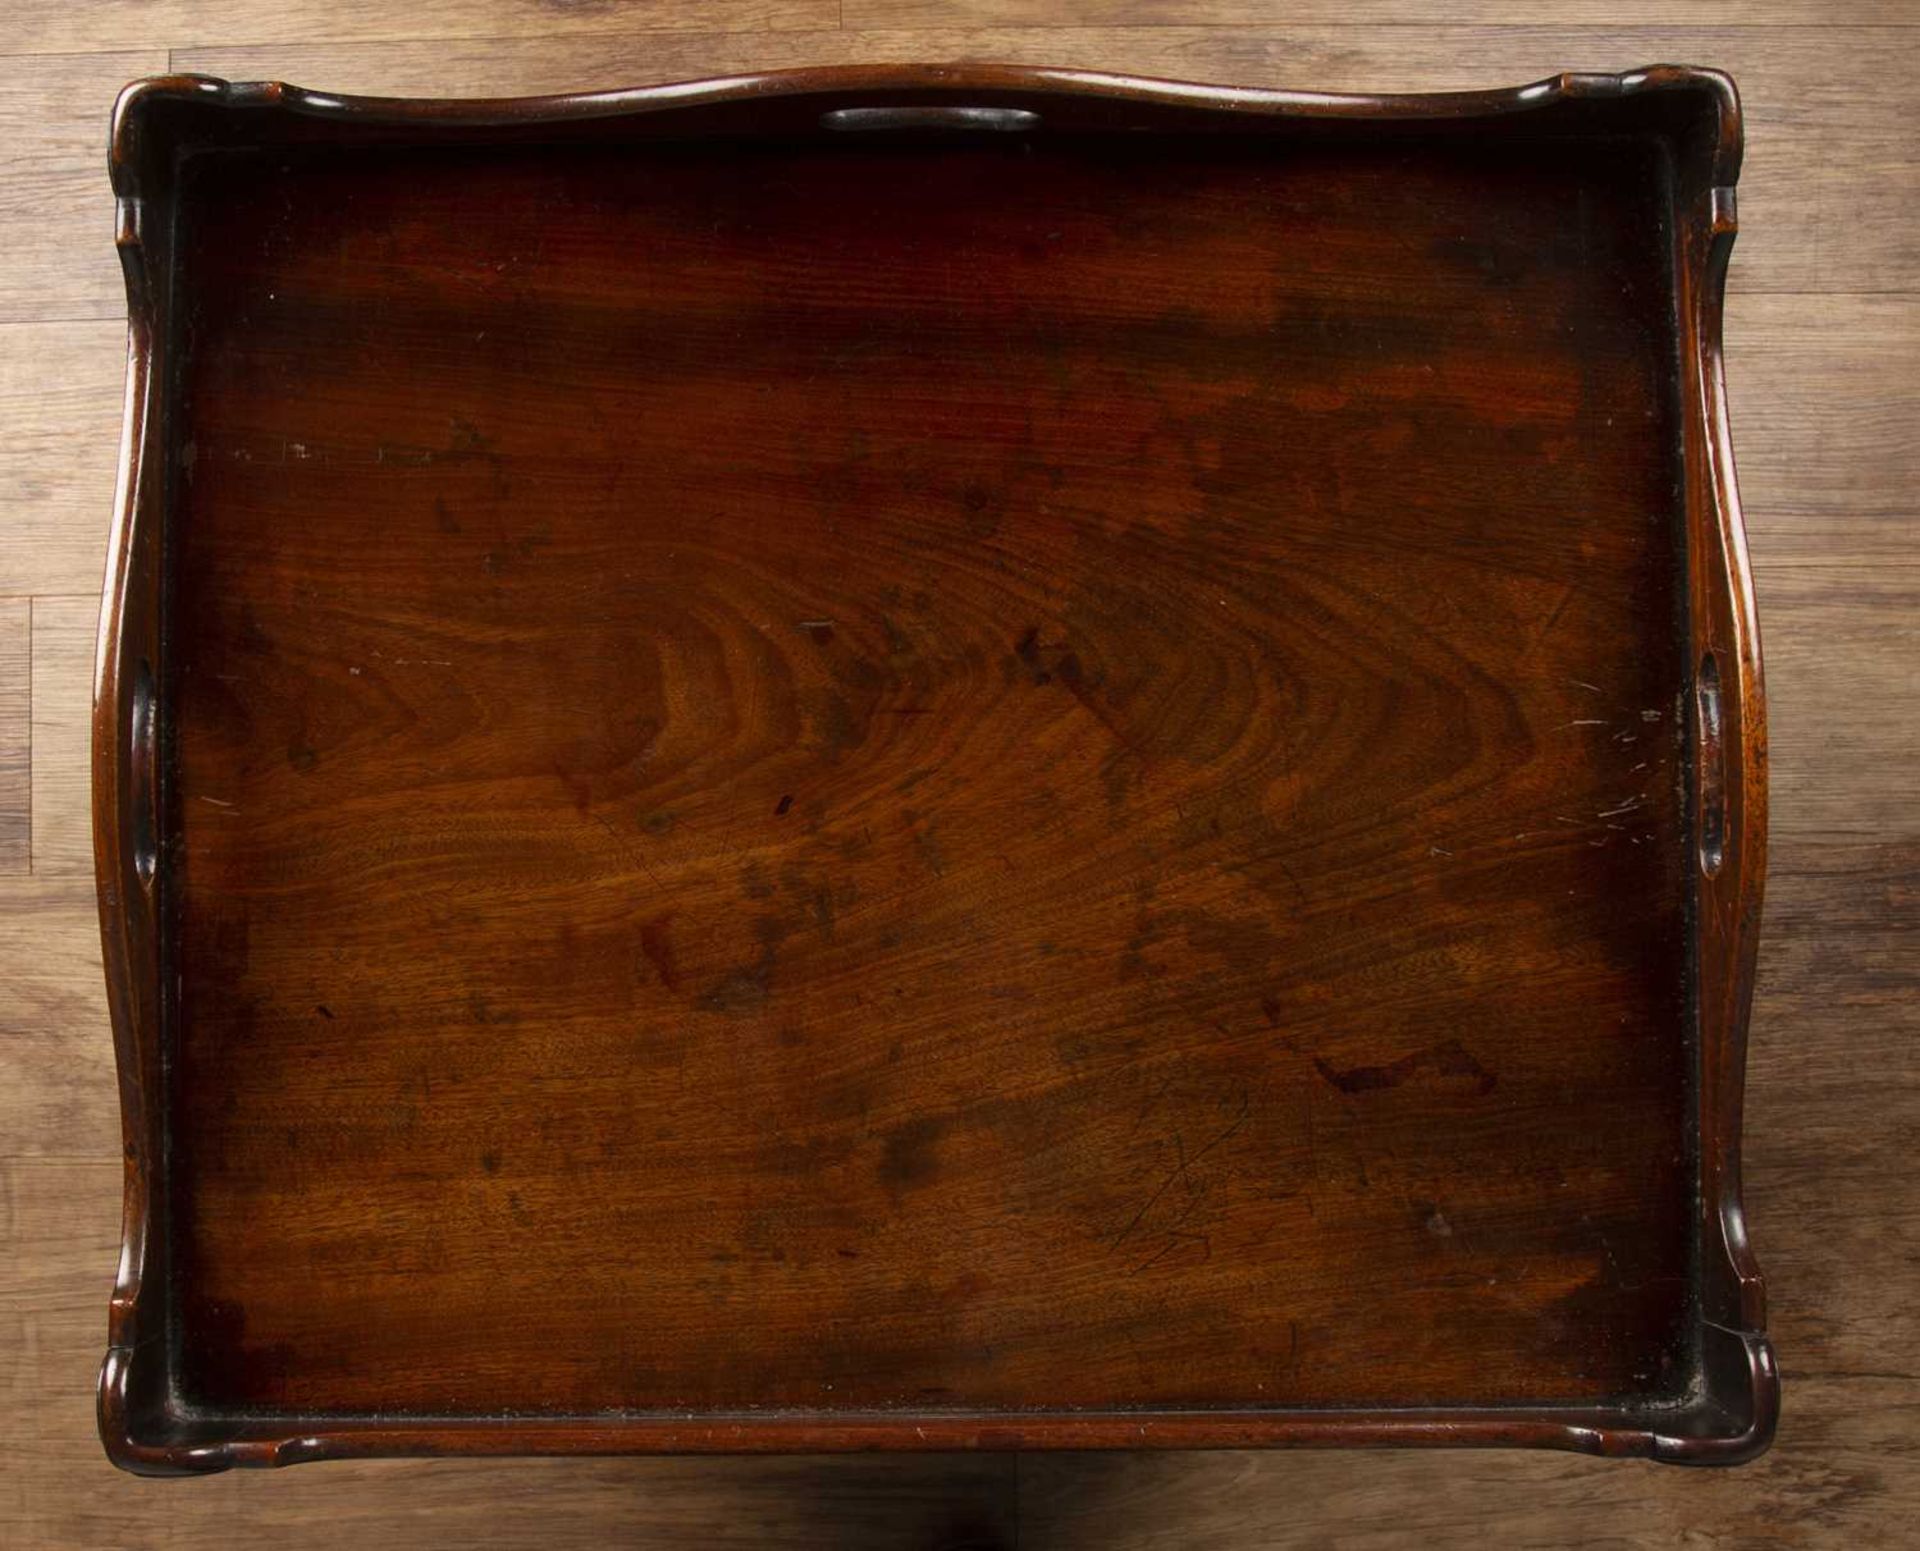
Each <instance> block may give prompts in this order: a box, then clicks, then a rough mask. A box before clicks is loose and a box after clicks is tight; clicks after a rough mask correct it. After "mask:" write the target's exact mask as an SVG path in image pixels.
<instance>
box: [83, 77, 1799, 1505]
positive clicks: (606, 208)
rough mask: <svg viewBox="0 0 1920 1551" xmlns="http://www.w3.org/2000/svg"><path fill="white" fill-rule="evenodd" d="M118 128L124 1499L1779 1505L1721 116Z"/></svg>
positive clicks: (1184, 96) (242, 104)
mask: <svg viewBox="0 0 1920 1551" xmlns="http://www.w3.org/2000/svg"><path fill="white" fill-rule="evenodd" d="M610 108H617V109H619V111H618V112H610V111H609V109H610ZM529 126H537V128H538V133H539V137H540V141H541V143H539V144H536V145H533V146H530V147H528V148H525V149H522V148H521V143H522V141H523V140H525V139H527V138H528V136H527V134H526V133H525V130H526V129H527V128H528V127H529ZM1009 128H1011V129H1013V130H1014V131H1015V133H1012V134H1008V133H1004V132H1003V131H1005V130H1006V129H1009ZM929 133H931V136H932V138H928V135H929ZM363 147H364V148H363ZM183 150H184V151H185V152H186V153H187V156H188V159H187V160H185V161H184V162H182V161H181V160H180V157H181V155H182V153H183ZM370 151H371V152H372V154H370ZM113 154H114V165H115V183H116V187H117V188H118V189H119V191H120V193H121V196H122V202H121V233H122V235H121V245H122V253H123V257H124V258H125V259H126V261H127V266H128V275H129V295H130V298H131V304H132V307H133V309H134V313H135V319H136V329H137V330H139V331H143V332H144V336H145V337H144V339H142V340H141V341H140V342H139V345H138V348H137V350H136V354H135V358H134V362H133V367H132V369H131V374H130V379H129V381H130V408H129V415H130V420H129V438H130V439H129V442H128V452H127V457H128V463H127V465H126V473H125V477H124V479H123V485H122V489H123V501H124V506H123V519H122V521H123V526H122V528H121V531H120V534H119V536H118V539H117V542H116V547H115V550H114V558H113V561H112V562H111V574H112V577H113V582H112V585H111V586H110V589H109V596H108V615H107V621H106V625H105V632H106V634H105V636H104V642H103V652H102V658H101V662H102V669H101V674H102V676H101V681H100V690H99V698H98V711H97V716H96V732H95V742H96V758H97V760H98V773H99V780H98V783H97V787H96V791H97V815H98V822H97V839H98V844H99V847H100V857H101V885H102V901H103V906H102V912H103V913H102V919H103V924H104V928H105V931H106V936H107V941H108V943H109V944H110V947H111V948H112V950H113V952H114V953H115V955H116V960H115V962H114V963H113V964H112V965H110V968H109V990H110V996H111V997H112V999H113V1001H114V1005H115V1008H116V1016H117V1018H118V1020H119V1022H120V1030H119V1038H120V1045H121V1065H122V1073H123V1087H125V1088H127V1089H128V1090H129V1091H128V1097H127V1101H126V1134H127V1140H128V1145H129V1148H130V1149H131V1158H130V1165H129V1176H128V1200H129V1221H128V1235H129V1240H128V1243H129V1248H128V1251H127V1254H126V1257H125V1260H124V1265H125V1268H126V1269H125V1271H124V1273H123V1276H122V1283H121V1287H120V1289H119V1291H118V1293H117V1294H116V1300H115V1332H114V1338H113V1343H114V1344H113V1349H112V1352H111V1354H110V1356H109V1359H108V1362H107V1365H106V1369H105V1371H104V1374H103V1380H102V1430H103V1434H104V1435H105V1437H106V1439H107V1442H108V1446H109V1448H110V1450H111V1451H113V1453H114V1455H115V1457H116V1458H117V1459H119V1460H121V1461H122V1462H123V1463H125V1464H127V1465H129V1466H130V1467H131V1468H138V1469H149V1468H205V1466H207V1465H218V1464H222V1463H226V1462H229V1461H231V1460H239V1461H243V1462H262V1461H266V1462H284V1461H288V1460H292V1459H299V1458H311V1457H315V1456H319V1455H324V1454H327V1453H336V1452H348V1451H356V1450H360V1449H367V1450H379V1449H382V1448H397V1449H408V1450H411V1449H418V1448H427V1449H431V1450H434V1451H440V1450H453V1451H458V1450H462V1449H467V1448H476V1447H485V1448H488V1449H494V1448H500V1447H516V1446H524V1447H536V1448H547V1447H555V1448H573V1447H593V1448H600V1447H603V1446H619V1440H620V1439H621V1437H622V1436H623V1428H624V1427H626V1426H627V1424H628V1423H631V1424H632V1425H631V1429H630V1432H628V1433H627V1434H626V1436H629V1437H630V1439H631V1443H632V1446H634V1447H718V1446H724V1447H729V1448H737V1447H756V1448H759V1447H782V1448H788V1449H794V1448H820V1447H835V1446H844V1445H845V1444H846V1443H847V1442H849V1441H852V1440H854V1439H858V1440H859V1441H861V1442H864V1443H868V1444H876V1445H880V1446H893V1447H924V1446H927V1445H928V1444H930V1443H968V1444H974V1445H992V1446H1006V1445H1008V1444H1021V1443H1025V1444H1034V1445H1043V1444H1053V1445H1060V1444H1068V1443H1071V1444H1087V1443H1106V1444H1110V1445H1111V1444H1139V1443H1153V1442H1165V1443H1178V1442H1196V1441H1206V1442H1214V1443H1223V1442H1248V1441H1261V1440H1262V1438H1263V1437H1270V1438H1271V1440H1272V1441H1286V1440H1291V1439H1300V1440H1308V1439H1312V1438H1314V1437H1321V1438H1324V1439H1326V1440H1327V1441H1357V1440H1365V1439H1368V1438H1370V1437H1378V1438H1380V1439H1381V1440H1383V1441H1385V1440H1388V1439H1391V1438H1394V1437H1400V1436H1403V1435H1407V1434H1410V1433H1415V1432H1419V1433H1420V1434H1421V1436H1422V1437H1423V1440H1424V1441H1444V1440H1446V1439H1458V1440H1461V1441H1469V1440H1479V1441H1492V1440H1499V1441H1509V1442H1520V1441H1541V1442H1557V1443H1559V1444H1561V1445H1562V1446H1566V1447H1584V1448H1590V1449H1593V1448H1597V1449H1602V1450H1605V1451H1607V1452H1639V1451H1651V1452H1655V1453H1658V1454H1661V1455H1663V1456H1664V1455H1672V1456H1674V1457H1683V1458H1694V1457H1699V1458H1721V1457H1738V1456H1740V1455H1742V1454H1746V1453H1751V1452H1754V1451H1756V1450H1757V1449H1759V1448H1761V1447H1764V1445H1765V1442H1766V1440H1767V1437H1768V1435H1769V1432H1770V1430H1771V1416H1772V1406H1773V1404H1774V1402H1773V1385H1774V1380H1773V1377H1772V1374H1771V1368H1770V1359H1769V1358H1768V1356H1767V1354H1766V1350H1765V1347H1764V1342H1763V1341H1761V1340H1760V1338H1759V1337H1758V1335H1757V1331H1758V1329H1759V1328H1760V1325H1761V1323H1762V1321H1763V1319H1764V1310H1763V1308H1762V1306H1761V1303H1760V1300H1759V1283H1758V1277H1757V1273H1756V1272H1755V1270H1754V1269H1753V1267H1752V1266H1751V1264H1750V1263H1749V1262H1748V1261H1747V1259H1746V1258H1745V1256H1744V1252H1743V1244H1742V1239H1741V1231H1742V1230H1741V1227H1740V1220H1739V1219H1740V1203H1739V1199H1738V1168H1737V1144H1738V1127H1739V1096H1740V1071H1741V1061H1742V1058H1743V1056H1742V1045H1743V1041H1744V1035H1745V1027H1744V1020H1745V995H1746V991H1747V987H1748V985H1749V984H1750V981H1749V978H1748V977H1749V962H1750V958H1749V956H1750V953H1751V949H1752V946H1753V940H1754V939H1753V932H1752V923H1753V922H1754V920H1755V918H1756V915H1757V909H1758V902H1759V893H1758V891H1759V878H1760V874H1761V871H1762V862H1761V856H1762V852H1761V843H1762V836H1763V825H1764V816H1763V802H1764V779H1763V771H1762V767H1761V766H1760V764H1759V761H1758V754H1759V751H1760V750H1761V749H1762V748H1763V747H1764V718H1763V713H1762V711H1761V708H1760V702H1759V685H1758V679H1757V659H1756V658H1755V655H1754V654H1755V652H1756V650H1757V647H1756V645H1755V643H1754V641H1753V639H1752V625H1751V619H1750V614H1749V606H1748V604H1747V603H1746V601H1745V594H1744V586H1745V584H1744V558H1743V554H1742V551H1741V548H1740V546H1741V533H1740V528H1739V516H1738V510H1737V507H1736V506H1734V505H1733V496H1732V472H1731V467H1730V465H1729V464H1728V462H1727V459H1726V452H1725V428H1724V417H1723V415H1721V414H1720V412H1719V400H1718V396H1717V392H1716V391H1715V388H1714V381H1713V378H1712V375H1711V373H1712V371H1713V362H1714V357H1713V355H1712V351H1713V349H1714V347H1715V343H1716V341H1717V336H1718V330H1717V313H1716V312H1715V310H1714V309H1715V306H1716V298H1717V295H1718V289H1719V284H1720V278H1721V277H1720V274H1719V272H1718V269H1717V268H1716V267H1715V261H1716V259H1717V258H1718V257H1719V256H1721V255H1723V254H1724V252H1725V243H1726V242H1727V241H1728V240H1730V238H1731V234H1732V219H1731V208H1732V207H1731V188H1730V185H1731V180H1732V179H1733V177H1734V176H1735V175H1736V174H1737V169H1738V157H1739V124H1738V109H1737V105H1736V103H1735V101H1734V99H1733V96H1732V94H1731V91H1730V89H1729V88H1728V87H1727V85H1726V83H1725V82H1724V81H1723V80H1721V79H1719V78H1715V77H1711V76H1707V75H1702V74H1692V73H1688V72H1684V71H1679V70H1658V71H1653V72H1648V73H1645V74H1640V75H1635V76H1631V77H1626V78H1614V77H1604V78H1600V77H1593V78H1574V77H1564V78H1561V79H1558V80H1556V81H1553V82H1550V83H1548V84H1546V85H1545V86H1543V87H1541V88H1538V89H1528V90H1523V91H1515V92H1511V93H1498V94H1495V93H1489V94H1482V95H1479V96H1464V97H1457V98H1426V99H1399V100H1390V101H1389V100H1373V99H1362V98H1351V99H1341V100H1332V99H1323V98H1288V97H1266V98H1263V97H1259V96H1253V95H1248V94H1244V93H1238V94H1235V93H1214V94H1211V95H1208V94H1206V93H1200V92H1194V91H1192V90H1186V89H1176V88H1165V87H1160V86H1156V85H1154V84H1152V83H1134V82H1125V81H1113V80H1108V79H1096V78H1088V79H1084V80H1075V79H1070V78H1065V77H1061V76H1057V75H1042V74H1037V73H1022V72H990V71H980V72H971V73H960V72H952V71H943V72H918V71H891V72H885V73H874V72H839V73H815V74H811V75H801V76H793V77H786V78H767V79H766V80H764V81H747V82H740V83H724V84H719V85H716V86H715V87H712V88H703V89H696V90H693V91H688V92H681V93H678V94H676V95H674V96H671V97H669V96H665V95H664V94H663V95H660V96H657V97H656V96H649V95H647V94H635V95H633V96H631V97H629V98H626V99H620V100H617V101H615V102H613V103H609V102H607V101H605V100H600V99H560V100H557V101H555V102H552V103H528V104H478V105H474V106H471V107H463V108H457V109H455V110H454V112H453V113H452V114H451V115H447V114H439V115H436V116H429V114H428V113H427V112H426V111H423V110H415V109H413V108H411V107H407V106H404V105H403V106H399V107H395V106H389V105H380V104H375V103H364V104H363V103H356V102H353V101H349V102H346V103H344V104H342V103H340V102H339V101H338V100H337V99H333V98H325V99H320V98H312V99H309V98H307V97H304V96H303V95H302V94H301V93H300V92H299V90H298V89H297V88H285V89H283V88H279V87H269V88H264V89H261V88H237V89H236V88H229V87H227V86H225V85H224V84H222V83H219V82H214V81H208V80H203V79H193V78H182V79H172V80H163V81H160V82H156V83H153V84H152V85H150V86H148V87H145V88H142V89H140V90H139V91H136V92H131V93H129V94H128V95H127V96H126V97H125V98H124V99H123V102H122V107H121V112H120V115H119V117H118V119H117V122H116V127H115V135H114V152H113ZM176 169H178V170H176ZM1356 277H1361V278H1356ZM1689 594H1690V596H1689ZM1683 600H1684V604H1685V606H1684V607H1683ZM1722 663H1724V668H1722V667H1721V664H1722ZM1689 792H1691V793H1692V796H1691V797H1690V798H1689V796H1688V794H1689ZM1696 879H1697V881H1696ZM1696 922H1697V923H1698V926H1697V928H1696V927H1695V926H1694V924H1693V923H1696ZM1730 922H1738V923H1743V924H1742V925H1741V926H1739V927H1737V928H1736V927H1734V926H1730V925H1729V924H1728V923H1730ZM1690 939H1691V942H1690ZM120 955H124V957H119V956H120ZM1690 964H1696V965H1697V966H1698V967H1697V970H1692V971H1690V969H1689V965H1690ZM1696 1069H1697V1070H1699V1071H1700V1072H1701V1073H1702V1076H1701V1077H1699V1078H1696V1076H1695V1072H1696ZM1703 1199H1704V1200H1705V1201H1706V1202H1707V1203H1709V1205H1710V1210H1708V1211H1706V1212H1705V1214H1704V1217H1703V1216H1702V1212H1701V1208H1700V1205H1699V1203H1700V1202H1701V1201H1702V1200H1703ZM1701 1234H1704V1238H1699V1239H1698V1241H1697V1236H1699V1235H1701ZM1728 1332H1736V1333H1739V1334H1737V1335H1736V1336H1734V1337H1733V1339H1732V1341H1731V1344H1729V1338H1728V1335H1727V1333H1728ZM1583 1404H1584V1405H1585V1406H1586V1407H1587V1408H1588V1409H1587V1411H1586V1412H1584V1413H1579V1412H1577V1411H1575V1410H1573V1409H1572V1408H1577V1407H1579V1406H1581V1405H1583ZM1472 1407H1487V1408H1490V1409H1488V1410H1486V1411H1485V1412H1483V1413H1479V1414H1477V1415H1476V1414H1474V1413H1471V1412H1470V1411H1469V1410H1468V1409H1467V1408H1472ZM1332 1408H1337V1410H1336V1409H1332ZM1369 1408H1377V1409H1369ZM1543 1408H1558V1409H1557V1410H1549V1409H1543ZM1316 1410H1319V1411H1325V1412H1327V1413H1328V1414H1327V1415H1326V1417H1325V1419H1324V1421H1321V1422H1317V1423H1316V1422H1315V1420H1314V1417H1313V1413H1314V1412H1315V1411H1316ZM503 1411H504V1412H506V1413H509V1414H510V1415H514V1416H527V1417H530V1418H533V1419H535V1421H536V1423H539V1422H541V1421H543V1420H551V1421H562V1420H564V1421H565V1422H566V1423H567V1427H566V1429H565V1430H562V1431H556V1430H554V1429H553V1428H551V1427H548V1426H542V1425H534V1426H531V1427H529V1426H520V1427H516V1426H514V1425H513V1424H500V1423H494V1424H488V1425H482V1423H481V1422H480V1421H478V1420H475V1421H473V1422H472V1423H471V1424H469V1420H468V1419H484V1418H487V1417H489V1416H494V1415H497V1414H498V1413H500V1412H503ZM1208 1413H1217V1420H1216V1421H1211V1422H1210V1421H1209V1420H1208V1419H1207V1416H1208ZM758 1415H765V1416H766V1417H767V1420H766V1421H764V1422H757V1421H755V1420H754V1419H755V1417H756V1416H758ZM367 1416H377V1417H380V1418H382V1419H383V1420H382V1421H381V1422H380V1423H378V1424H364V1423H361V1422H358V1421H352V1420H351V1419H354V1418H361V1417H367ZM276 1418H277V1419H279V1420H278V1421H277V1422H276V1421H275V1420H274V1419H276ZM1266 1418H1271V1420H1272V1425H1271V1427H1269V1426H1268V1424H1267V1422H1266V1421H1265V1420H1264V1419H1266ZM336 1419H345V1420H336ZM1436 1424H1439V1425H1436ZM489 1426H490V1428H491V1431H492V1432H494V1433H495V1434H496V1435H498V1436H497V1438H485V1439H483V1438H482V1437H481V1436H480V1435H481V1434H482V1433H483V1432H485V1431H487V1430H489ZM1555 1426H1558V1427H1559V1429H1560V1430H1559V1431H1558V1432H1556V1431H1554V1430H1553V1429H1554V1428H1555ZM436 1429H438V1430H436ZM1374 1429H1377V1432H1376V1431H1374ZM276 1431H277V1432H278V1433H279V1434H280V1435H282V1436H283V1437H284V1438H285V1439H286V1440H287V1441H286V1442H285V1443H284V1445H282V1444H281V1443H279V1442H277V1441H276V1439H275V1436H274V1435H275V1433H276ZM589 1433H591V1439H590V1441H589Z"/></svg>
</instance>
